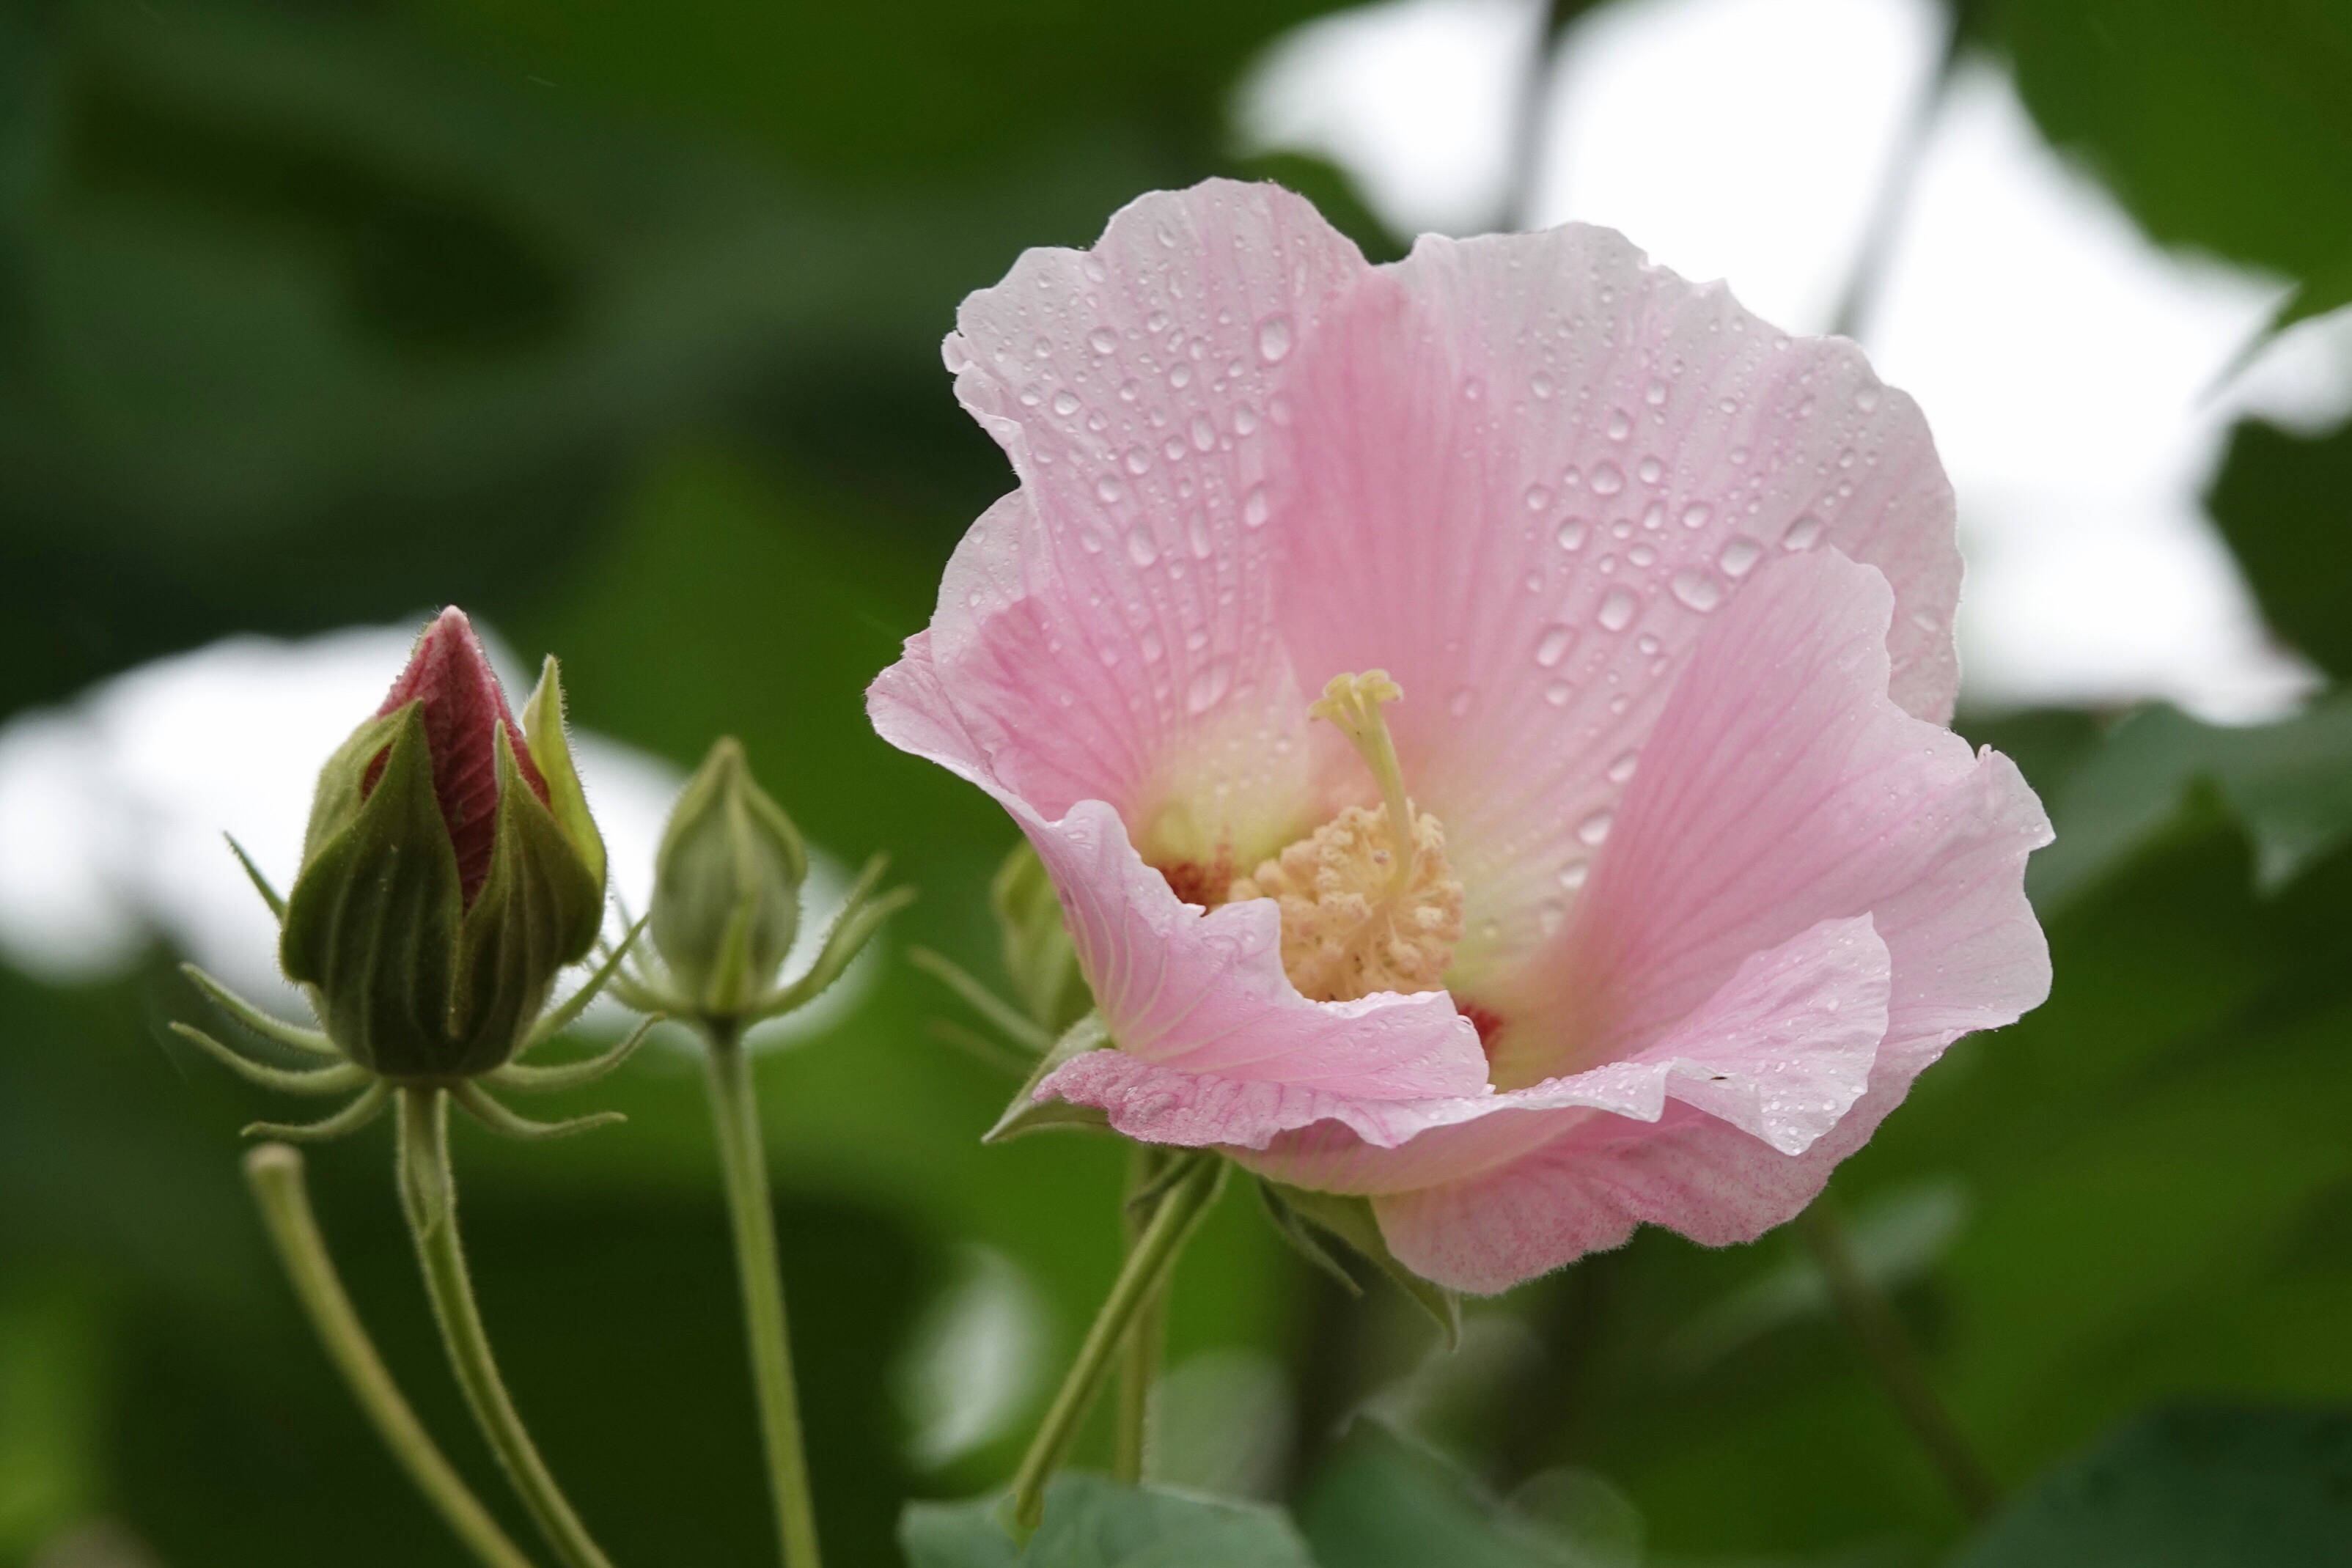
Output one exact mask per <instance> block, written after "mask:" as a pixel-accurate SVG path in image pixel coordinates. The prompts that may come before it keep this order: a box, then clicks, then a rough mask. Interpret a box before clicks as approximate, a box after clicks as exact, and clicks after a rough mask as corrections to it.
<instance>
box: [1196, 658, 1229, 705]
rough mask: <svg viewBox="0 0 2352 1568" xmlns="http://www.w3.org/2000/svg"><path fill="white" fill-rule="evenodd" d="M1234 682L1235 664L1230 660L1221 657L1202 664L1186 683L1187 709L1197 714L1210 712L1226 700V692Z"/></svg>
mask: <svg viewBox="0 0 2352 1568" xmlns="http://www.w3.org/2000/svg"><path fill="white" fill-rule="evenodd" d="M1233 684H1234V666H1233V664H1232V662H1231V661H1230V660H1226V659H1219V660H1217V661H1216V662H1215V663H1213V664H1204V665H1202V667H1201V668H1200V669H1198V670H1195V671H1194V672H1193V673H1192V679H1191V680H1190V681H1188V682H1187V683H1185V686H1184V706H1185V708H1186V710H1187V711H1188V712H1191V713H1192V714H1195V715H1199V714H1204V713H1206V712H1208V711H1209V710H1210V709H1211V708H1213V707H1214V706H1217V704H1218V703H1220V702H1222V701H1223V700H1224V695H1225V693H1226V691H1227V690H1228V689H1230V688H1231V687H1232V685H1233Z"/></svg>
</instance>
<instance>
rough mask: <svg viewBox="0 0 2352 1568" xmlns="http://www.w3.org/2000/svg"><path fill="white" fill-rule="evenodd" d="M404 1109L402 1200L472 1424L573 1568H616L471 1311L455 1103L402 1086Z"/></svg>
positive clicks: (427, 1091)
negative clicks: (452, 1151)
mask: <svg viewBox="0 0 2352 1568" xmlns="http://www.w3.org/2000/svg"><path fill="white" fill-rule="evenodd" d="M399 1106H400V1200H401V1209H402V1212H403V1213H404V1214H405V1215H406V1216H407V1218H408V1228H409V1234H410V1235H411V1236H412V1237H414V1238H415V1242H416V1258H417V1261H418V1262H419V1263H420V1264H421V1265H422V1266H423V1268H424V1271H425V1293H426V1294H427V1295H429V1296H431V1297H432V1299H433V1315H434V1317H435V1318H436V1320H438V1321H439V1322H440V1325H441V1341H442V1343H443V1344H444V1345H446V1347H447V1348H448V1352H449V1364H450V1367H451V1368H452V1369H453V1370H454V1371H455V1372H456V1373H457V1385H458V1386H459V1387H460V1388H462V1389H464V1390H465V1394H466V1403H467V1405H468V1406H472V1408H473V1412H474V1420H475V1422H476V1424H477V1425H478V1426H479V1427H481V1429H482V1436H483V1437H485V1438H486V1439H488V1443H489V1445H490V1451H491V1452H493V1453H495V1454H496V1455H497V1456H498V1458H499V1465H500V1466H501V1467H503V1468H504V1469H505V1470H506V1472H507V1479H508V1480H509V1481H511V1482H512V1483H513V1484H514V1489H515V1495H517V1496H518V1497H520V1499H522V1505H523V1507H524V1509H525V1510H526V1511H529V1512H530V1517H531V1520H532V1522H534V1523H536V1524H537V1525H538V1526H539V1528H540V1531H541V1533H542V1534H543V1535H545V1536H546V1537H547V1541H548V1544H549V1545H551V1546H552V1547H554V1549H555V1553H556V1555H557V1556H558V1557H560V1558H562V1560H563V1562H564V1563H566V1564H567V1568H612V1563H611V1560H610V1559H608V1558H606V1557H605V1555H604V1552H603V1551H601V1550H600V1549H599V1548H598V1547H597V1545H596V1543H595V1542H593V1541H592V1540H590V1539H589V1537H588V1531H587V1529H586V1528H585V1527H584V1526H583V1525H582V1524H581V1522H580V1516H579V1515H578V1514H577V1513H575V1512H573V1511H572V1504H571V1501H570V1500H568V1499H566V1498H565V1497H564V1495H563V1491H562V1488H560V1487H558V1486H557V1485H556V1484H555V1478H554V1476H552V1475H551V1474H550V1473H549V1471H548V1469H547V1461H546V1460H544V1459H542V1458H540V1457H539V1449H538V1448H537V1446H536V1445H534V1444H533V1443H532V1442H531V1440H530V1432H529V1431H527V1430H525V1429H524V1427H523V1424H522V1416H520V1414H518V1413H517V1411H516V1410H515V1407H514V1401H513V1399H512V1398H510V1397H509V1396H508V1394H507V1387H506V1384H505V1382H504V1380H503V1379H501V1378H500V1377H499V1367H498V1363H497V1361H496V1360H495V1359H494V1358H493V1357H492V1356H491V1354H490V1339H489V1334H488V1331H486V1330H485V1329H484V1328H483V1326H482V1313H481V1309H480V1308H479V1307H478V1306H477V1305H476V1304H475V1302H474V1284H473V1281H472V1280H471V1278H469V1277H468V1276H467V1272H466V1250H465V1246H464V1244H463V1242H462V1241H461V1240H460V1239H459V1238H458V1235H457V1186H456V1183H455V1179H454V1178H453V1176H451V1173H450V1169H449V1098H448V1096H447V1095H446V1093H444V1092H442V1091H441V1090H439V1089H435V1088H417V1087H414V1086H407V1085H404V1086H403V1087H402V1088H401V1089H400V1091H399Z"/></svg>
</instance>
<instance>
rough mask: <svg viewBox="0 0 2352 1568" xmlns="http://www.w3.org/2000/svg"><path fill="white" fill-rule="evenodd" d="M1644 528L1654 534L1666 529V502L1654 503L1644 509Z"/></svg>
mask: <svg viewBox="0 0 2352 1568" xmlns="http://www.w3.org/2000/svg"><path fill="white" fill-rule="evenodd" d="M1642 526H1643V528H1647V529H1649V531H1650V532H1652V533H1656V532H1657V531H1658V530H1659V529H1660V528H1664V527H1665V526H1666V504H1665V503H1664V501H1653V502H1651V503H1650V504H1649V505H1648V506H1647V507H1643V510H1642Z"/></svg>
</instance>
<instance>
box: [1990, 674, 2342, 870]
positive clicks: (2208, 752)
mask: <svg viewBox="0 0 2352 1568" xmlns="http://www.w3.org/2000/svg"><path fill="white" fill-rule="evenodd" d="M2200 788H2210V789H2212V790H2213V791H2214V792H2215V793H2216V794H2217V795H2218V797H2219V799H2220V800H2221V803H2222V804H2223V805H2224V807H2225V808H2226V809H2227V810H2229V811H2230V813H2231V815H2232V816H2234V817H2235V818H2236V820H2237V821H2239V822H2240V823H2241V824H2242V826H2243V827H2244V829H2245V831H2246V833H2247V836H2248V837H2249V838H2250V839H2251V840H2252V843H2253V846H2254V852H2255V856H2254V874H2255V878H2256V881H2257V883H2258V884H2259V886H2260V887H2261V889H2262V891H2263V892H2264V893H2274V892H2276V891H2277V890H2278V889H2280V888H2281V887H2284V886H2285V885H2286V884H2287V883H2290V882H2292V881H2294V878H2295V877H2296V876H2298V875H2300V874H2301V873H2303V871H2304V870H2305V868H2307V867H2309V866H2310V865H2312V864H2313V863H2314V862H2316V861H2318V860H2319V859H2320V858H2321V857H2323V856H2325V855H2326V854H2327V853H2329V852H2331V851H2333V850H2334V849H2336V847H2337V846H2339V845H2340V844H2342V843H2343V842H2344V841H2345V840H2346V838H2347V836H2352V694H2344V695H2336V696H2334V697H2331V698H2328V699H2326V700H2325V701H2322V702H2319V703H2316V704H2315V705H2314V706H2312V708H2311V709H2310V711H2308V712H2306V713H2305V714H2303V715H2301V716H2297V717H2295V718H2291V719H2286V720H2284V721H2282V722H2280V723H2277V724H2270V725H2260V726H2254V727H2246V728H2227V727H2220V726H2215V725H2209V724H2204V723H2200V721H2199V720H2196V719H2193V718H2190V717H2189V716H2188V715H2186V714H2184V713H2181V712H2180V711H2179V709H2177V708H2173V707H2169V706H2164V705H2161V704H2159V705H2158V706H2152V707H2148V708H2145V709H2143V710H2141V711H2140V712H2138V713H2136V714H2134V715H2132V716H2130V717H2129V718H2126V720H2124V721H2123V723H2122V724H2120V725H2118V726H2117V727H2116V729H2115V731H2114V732H2113V733H2112V734H2111V735H2109V736H2108V737H2106V739H2105V742H2104V743H2102V744H2101V745H2100V746H2099V747H2098V748H2097V749H2096V750H2095V751H2094V752H2092V753H2091V754H2089V755H2088V756H2087V757H2085V758H2084V759H2083V761H2082V762H2081V763H2080V765H2079V766H2078V767H2076V768H2074V770H2073V772H2072V773H2071V774H2070V775H2069V776H2068V777H2067V779H2066V781H2065V784H2064V786H2063V788H2062V789H2060V790H2059V791H2058V792H2057V794H2056V796H2055V798H2054V799H2053V800H2050V801H2049V802H2048V804H2049V807H2050V815H2051V821H2052V822H2053V825H2054V826H2055V827H2056V829H2057V832H2058V839H2057V841H2056V842H2055V843H2054V844H2053V845H2052V846H2051V847H2050V848H2048V849H2046V850H2044V851H2042V852H2041V853H2040V854H2038V855H2036V856H2035V857H2034V859H2033V862H2032V865H2031V867H2030V868H2029V869H2028V871H2027V873H2026V888H2027V891H2028V892H2029V893H2031V894H2032V895H2033V900H2034V903H2035V904H2036V906H2037V907H2039V908H2041V909H2042V910H2045V911H2049V910H2054V909H2058V908H2061V907H2063V906H2064V905H2065V904H2067V903H2068V902H2069V901H2070V900H2072V899H2074V898H2076V897H2079V896H2080V895H2081V894H2083V893H2084V891H2085V890H2087V889H2088V888H2090V887H2091V886H2093V885H2094V884H2095V883H2096V882H2097V881H2098V880H2099V879H2100V878H2101V877H2103V876H2105V875H2108V874H2111V873H2114V872H2115V871H2116V869H2117V868H2118V867H2119V866H2120V865H2121V864H2123V863H2124V862H2126V860H2127V859H2128V858H2129V857H2130V856H2131V855H2132V854H2133V853H2135V852H2137V851H2138V850H2139V849H2141V848H2142V847H2143V846H2144V845H2146V844H2147V841H2149V840H2150V839H2151V838H2153V837H2154V836H2155V835H2156V834H2157V833H2158V832H2159V831H2161V830H2163V829H2165V828H2167V827H2168V826H2170V825H2172V824H2173V823H2174V822H2176V821H2178V820H2179V818H2180V816H2181V813H2182V812H2183V810H2184V809H2185V808H2186V807H2187V806H2188V805H2189V799H2190V796H2191V794H2192V792H2193V791H2195V790H2196V789H2200Z"/></svg>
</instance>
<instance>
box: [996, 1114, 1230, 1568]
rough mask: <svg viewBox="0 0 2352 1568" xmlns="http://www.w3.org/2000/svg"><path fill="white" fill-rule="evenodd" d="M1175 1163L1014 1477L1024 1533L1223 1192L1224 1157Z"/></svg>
mask: <svg viewBox="0 0 2352 1568" xmlns="http://www.w3.org/2000/svg"><path fill="white" fill-rule="evenodd" d="M1173 1157H1174V1158H1175V1159H1176V1160H1179V1161H1181V1162H1182V1164H1183V1168H1182V1170H1181V1172H1180V1173H1179V1174H1177V1175H1176V1176H1175V1179H1174V1180H1172V1181H1171V1182H1169V1183H1168V1184H1167V1186H1165V1188H1164V1189H1163V1191H1162V1194H1161V1196H1160V1203H1159V1207H1157V1208H1155V1209H1154V1210H1153V1211H1152V1215H1151V1220H1150V1223H1149V1224H1148V1225H1146V1226H1145V1227H1144V1228H1143V1233H1142V1234H1141V1235H1140V1236H1139V1237H1137V1238H1136V1241H1135V1245H1134V1246H1132V1247H1130V1248H1129V1249H1128V1252H1127V1260H1126V1261H1125V1262H1124V1263H1123V1264H1121V1265H1120V1268H1119V1271H1118V1279H1117V1280H1116V1281H1113V1282H1112V1284H1111V1288H1110V1294H1109V1295H1108V1296H1106V1297H1104V1298H1103V1304H1102V1310H1101V1311H1099V1312H1097V1313H1096V1314H1095V1321H1094V1324H1093V1326H1092V1327H1090V1328H1089V1329H1087V1337H1086V1342H1085V1343H1082V1344H1081V1345H1079V1347H1078V1355H1077V1359H1076V1361H1074V1362H1072V1363H1071V1364H1070V1370H1069V1373H1068V1374H1067V1375H1066V1376H1065V1377H1064V1378H1063V1379H1062V1386H1061V1388H1060V1390H1059V1391H1058V1392H1056V1393H1055V1396H1054V1403H1053V1404H1052V1405H1051V1406H1048V1407H1047V1408H1046V1411H1045V1420H1043V1421H1042V1422H1040V1423H1038V1426H1037V1435H1036V1436H1035V1437H1032V1438H1030V1440H1029V1451H1028V1452H1027V1453H1026V1454H1024V1455H1023V1456H1022V1458H1021V1468H1020V1469H1018V1470H1016V1471H1014V1472H1013V1522H1014V1523H1015V1524H1016V1525H1017V1526H1018V1527H1019V1528H1020V1529H1022V1530H1024V1531H1031V1530H1034V1529H1036V1528H1037V1523H1038V1521H1039V1520H1041V1519H1043V1518H1044V1517H1045V1483H1046V1481H1047V1480H1049V1479H1052V1477H1053V1474H1054V1472H1055V1470H1056V1469H1060V1468H1061V1464H1062V1460H1063V1459H1064V1458H1066V1457H1067V1455H1068V1453H1069V1451H1070V1445H1071V1444H1072V1443H1074V1442H1076V1440H1077V1436H1078V1427H1079V1424H1080V1423H1081V1422H1083V1421H1084V1420H1085V1419H1086V1415H1087V1410H1088V1408H1090V1407H1091V1406H1093V1404H1094V1401H1095V1396H1096V1395H1097V1393H1099V1392H1100V1391H1101V1388H1102V1384H1103V1379H1104V1378H1105V1376H1107V1375H1108V1373H1109V1371H1110V1364H1111V1361H1112V1358H1113V1357H1115V1356H1116V1355H1117V1354H1118V1351H1119V1349H1120V1347H1121V1346H1122V1345H1123V1344H1124V1343H1126V1342H1127V1339H1128V1337H1129V1332H1130V1331H1131V1330H1132V1329H1133V1328H1134V1327H1135V1326H1136V1321H1137V1319H1138V1317H1139V1314H1140V1313H1141V1312H1143V1311H1144V1309H1145V1308H1146V1307H1147V1306H1149V1305H1150V1302H1151V1301H1153V1300H1154V1299H1155V1298H1156V1297H1158V1296H1159V1295H1160V1291H1162V1290H1163V1289H1164V1288H1165V1287H1166V1285H1167V1283H1168V1277H1169V1275H1170V1274H1171V1272H1172V1271H1173V1270H1174V1269H1175V1267H1176V1260H1177V1258H1178V1257H1179V1256H1181V1254H1182V1252H1183V1250H1184V1244H1185V1242H1187V1241H1189V1240H1191V1239H1192V1232H1193V1230H1194V1228H1197V1227H1198V1226H1199V1224H1200V1222H1201V1219H1202V1216H1204V1215H1206V1214H1207V1213H1208V1212H1209V1207H1210V1205H1212V1204H1213V1203H1214V1202H1215V1201H1216V1197H1217V1194H1218V1192H1219V1191H1220V1190H1221V1189H1222V1188H1223V1186H1224V1180H1225V1172H1226V1170H1227V1169H1228V1167H1227V1166H1226V1164H1225V1161H1224V1158H1223V1156H1222V1155H1215V1154H1211V1153H1208V1152H1206V1151H1188V1152H1186V1153H1183V1154H1179V1155H1174V1156H1173Z"/></svg>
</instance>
